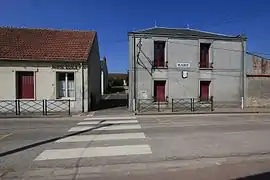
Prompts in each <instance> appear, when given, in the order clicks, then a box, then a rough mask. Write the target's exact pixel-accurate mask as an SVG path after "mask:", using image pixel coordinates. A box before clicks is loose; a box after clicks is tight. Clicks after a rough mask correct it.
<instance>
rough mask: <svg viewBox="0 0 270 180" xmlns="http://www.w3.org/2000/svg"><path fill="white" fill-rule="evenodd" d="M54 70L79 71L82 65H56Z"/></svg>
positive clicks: (53, 66) (53, 67)
mask: <svg viewBox="0 0 270 180" xmlns="http://www.w3.org/2000/svg"><path fill="white" fill-rule="evenodd" d="M52 69H62V70H77V69H80V65H75V64H54V65H52Z"/></svg>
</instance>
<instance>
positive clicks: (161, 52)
mask: <svg viewBox="0 0 270 180" xmlns="http://www.w3.org/2000/svg"><path fill="white" fill-rule="evenodd" d="M165 65H166V63H165V41H155V42H154V67H157V68H158V67H165ZM166 66H167V65H166Z"/></svg>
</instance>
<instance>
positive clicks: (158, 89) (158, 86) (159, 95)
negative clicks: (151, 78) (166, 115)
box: [154, 81, 166, 102]
mask: <svg viewBox="0 0 270 180" xmlns="http://www.w3.org/2000/svg"><path fill="white" fill-rule="evenodd" d="M165 84H166V81H155V82H154V96H155V99H156V101H160V102H162V101H165Z"/></svg>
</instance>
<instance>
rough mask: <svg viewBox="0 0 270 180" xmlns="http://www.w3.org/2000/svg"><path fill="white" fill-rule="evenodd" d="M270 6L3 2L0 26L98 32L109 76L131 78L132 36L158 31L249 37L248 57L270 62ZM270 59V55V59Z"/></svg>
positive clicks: (116, 0)
mask: <svg viewBox="0 0 270 180" xmlns="http://www.w3.org/2000/svg"><path fill="white" fill-rule="evenodd" d="M269 8H270V3H269V2H267V0H256V1H253V0H250V1H243V0H241V1H240V0H238V1H237V0H226V1H225V0H204V1H202V0H193V1H179V0H166V1H160V0H148V1H147V0H136V1H129V0H97V1H95V0H1V7H0V17H1V18H0V26H15V27H28V28H54V29H81V30H95V31H97V32H98V38H99V44H100V55H101V57H102V56H106V57H107V60H108V68H109V71H110V72H126V71H127V66H128V43H127V32H128V31H133V30H138V29H144V28H149V27H153V26H154V22H155V21H156V22H157V25H158V26H162V27H187V24H189V26H190V28H194V29H200V30H205V31H212V32H218V33H223V34H232V35H236V34H240V33H243V32H244V33H246V35H247V37H248V51H251V52H262V53H265V54H266V55H264V56H267V57H270V36H269V32H268V31H269V29H270V23H269V22H270V20H269V18H270V11H269ZM268 54H269V55H268Z"/></svg>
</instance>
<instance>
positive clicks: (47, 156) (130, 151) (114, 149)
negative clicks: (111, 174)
mask: <svg viewBox="0 0 270 180" xmlns="http://www.w3.org/2000/svg"><path fill="white" fill-rule="evenodd" d="M151 153H152V151H151V148H150V146H149V145H144V144H143V145H128V146H111V147H90V148H74V149H56V150H46V151H43V152H42V153H41V154H40V155H39V156H38V157H37V158H36V159H35V161H41V160H52V159H71V158H90V157H106V156H127V155H141V154H151Z"/></svg>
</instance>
